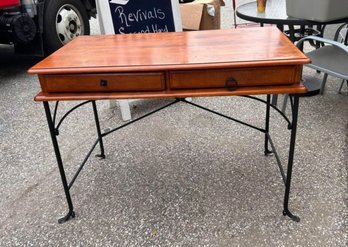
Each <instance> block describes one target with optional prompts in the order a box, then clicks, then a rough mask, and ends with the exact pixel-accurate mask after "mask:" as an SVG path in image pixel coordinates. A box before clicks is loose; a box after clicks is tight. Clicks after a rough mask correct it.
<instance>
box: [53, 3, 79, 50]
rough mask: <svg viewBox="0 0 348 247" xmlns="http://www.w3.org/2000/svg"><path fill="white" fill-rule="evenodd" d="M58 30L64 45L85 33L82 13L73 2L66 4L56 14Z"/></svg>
mask: <svg viewBox="0 0 348 247" xmlns="http://www.w3.org/2000/svg"><path fill="white" fill-rule="evenodd" d="M56 30H57V35H58V38H59V40H60V41H61V42H62V44H63V45H65V44H67V43H68V42H69V41H71V40H72V39H74V38H76V37H77V36H79V35H81V34H84V25H83V19H82V16H81V13H80V11H79V10H78V9H76V7H74V6H73V5H71V4H64V5H63V6H62V7H61V8H60V9H59V10H58V12H57V15H56Z"/></svg>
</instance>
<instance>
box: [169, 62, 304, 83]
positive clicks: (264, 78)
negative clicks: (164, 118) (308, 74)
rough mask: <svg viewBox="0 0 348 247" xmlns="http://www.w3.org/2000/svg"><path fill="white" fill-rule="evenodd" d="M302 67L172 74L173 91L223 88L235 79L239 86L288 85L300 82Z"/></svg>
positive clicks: (197, 71)
mask: <svg viewBox="0 0 348 247" xmlns="http://www.w3.org/2000/svg"><path fill="white" fill-rule="evenodd" d="M301 71H302V68H301V66H297V65H296V66H277V67H273V68H272V67H257V68H251V69H250V68H249V69H247V68H245V69H244V68H236V69H216V70H196V71H195V70H194V71H173V72H170V77H169V78H170V88H171V89H189V88H193V89H194V88H222V87H225V83H226V81H227V80H230V79H231V78H233V79H234V80H236V81H237V83H238V86H261V85H263V86H267V85H287V84H295V83H299V82H300V77H301Z"/></svg>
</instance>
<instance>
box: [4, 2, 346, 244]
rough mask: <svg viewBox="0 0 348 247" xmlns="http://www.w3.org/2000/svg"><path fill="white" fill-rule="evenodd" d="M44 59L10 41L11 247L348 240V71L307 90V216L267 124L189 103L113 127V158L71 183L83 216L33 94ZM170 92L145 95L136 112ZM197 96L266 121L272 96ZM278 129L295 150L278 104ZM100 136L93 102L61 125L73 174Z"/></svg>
mask: <svg viewBox="0 0 348 247" xmlns="http://www.w3.org/2000/svg"><path fill="white" fill-rule="evenodd" d="M226 3H227V6H226V7H225V8H226V9H225V10H224V12H223V27H225V28H227V27H228V25H229V24H226V23H231V22H230V21H231V19H230V18H231V16H230V14H229V11H231V10H229V9H228V8H230V3H228V2H226ZM95 32H98V31H97V30H96V31H95ZM38 60H39V59H37V58H28V57H25V58H23V57H20V56H14V55H13V54H12V50H11V48H8V47H4V46H0V140H1V142H0V183H1V190H0V212H1V214H0V246H347V240H348V237H347V232H348V218H347V217H348V210H347V203H348V201H347V200H348V197H347V196H348V191H347V165H348V145H347V144H348V117H347V116H348V89H347V87H345V88H344V90H343V92H342V94H337V89H338V85H339V80H337V79H335V78H330V77H329V81H328V83H327V87H326V91H325V94H324V95H319V96H315V97H311V98H301V103H300V118H299V126H298V136H297V140H298V141H297V146H296V154H295V165H294V170H293V183H292V188H291V198H290V209H291V211H292V212H293V213H294V214H297V215H299V216H300V217H301V221H300V222H299V223H295V222H293V221H291V220H290V219H289V218H287V217H284V216H283V215H282V202H283V194H284V187H283V185H282V180H281V176H280V174H279V171H278V168H277V165H276V162H275V159H274V157H265V156H264V155H263V136H262V134H261V133H259V132H257V131H254V130H250V129H248V128H245V127H243V126H240V125H238V124H235V123H233V122H230V121H227V120H225V119H222V118H219V117H215V116H213V115H211V114H209V113H206V112H202V110H199V109H197V108H193V107H191V106H188V105H184V104H181V103H180V104H177V105H175V106H173V107H171V108H167V109H165V110H163V111H162V112H160V113H157V114H155V115H153V116H151V117H149V118H147V119H144V120H143V121H141V122H138V123H136V124H133V125H131V126H129V127H128V128H125V129H122V130H120V131H119V132H116V133H114V134H111V135H109V136H108V137H107V138H106V139H105V147H106V159H105V160H99V159H98V158H96V157H94V154H97V153H98V150H96V151H95V152H94V153H93V157H91V159H90V160H89V161H88V162H87V164H86V166H85V168H84V169H83V171H82V172H81V174H80V176H79V177H78V179H77V180H76V184H74V186H73V188H72V190H71V193H72V199H73V201H74V206H75V211H76V215H77V216H76V218H75V219H73V220H71V221H69V222H67V223H64V224H58V223H57V219H58V218H59V217H60V216H63V215H64V214H65V213H66V210H67V205H66V201H65V197H64V193H63V189H62V185H61V182H60V177H59V173H58V168H57V165H56V162H55V156H54V153H53V148H52V145H51V140H50V137H49V133H48V128H47V124H46V120H45V116H44V111H43V107H42V104H40V103H35V102H34V101H33V97H34V95H35V94H36V93H37V92H38V91H39V83H38V80H37V78H36V76H32V75H28V74H26V70H27V69H28V68H29V67H30V66H31V65H33V64H35V63H36V62H37V61H38ZM305 73H313V72H312V71H308V70H305ZM313 74H314V75H315V76H318V77H320V75H317V74H315V73H313ZM167 102H168V100H146V101H143V100H142V101H135V102H133V103H132V114H133V116H134V117H136V116H140V115H142V114H144V113H145V112H148V111H149V110H151V109H154V108H156V107H157V106H159V105H163V104H165V103H167ZM194 102H196V103H199V104H202V105H204V106H207V107H209V108H212V109H215V110H218V111H220V112H223V113H225V114H228V115H232V116H236V117H239V118H242V119H244V120H245V121H249V122H252V123H254V124H257V125H260V126H262V125H263V122H264V120H263V117H262V116H263V114H264V107H263V106H262V105H260V104H259V103H257V102H255V101H250V100H248V99H245V98H238V97H217V98H195V99H194ZM72 105H74V103H73V102H69V103H62V105H61V106H60V107H61V108H60V111H59V113H60V114H61V113H62V112H64V110H67V109H69V107H71V106H72ZM98 108H99V110H100V117H101V120H102V129H103V130H107V129H109V128H112V127H114V126H117V125H118V124H122V121H121V120H120V117H119V111H118V108H114V109H112V110H110V109H109V104H108V102H107V101H100V102H98ZM271 131H272V133H273V136H274V139H275V142H276V144H277V146H278V151H279V153H280V155H281V157H282V158H283V160H284V161H286V151H287V147H288V142H289V131H288V130H286V123H285V122H284V121H283V120H282V119H281V118H280V117H279V116H278V115H277V114H275V113H274V112H272V126H271ZM95 137H96V133H95V126H94V122H93V115H92V112H91V107H90V106H88V107H87V106H85V107H82V108H80V109H79V110H78V111H77V112H76V114H73V115H71V116H69V118H68V119H67V121H66V122H65V123H64V125H63V126H62V129H61V134H60V136H59V141H60V144H61V146H62V156H63V160H64V162H65V164H66V172H67V176H68V177H69V178H71V177H72V175H73V173H74V171H75V170H76V169H77V167H78V163H79V162H81V160H82V159H83V157H84V154H85V153H86V152H87V150H88V149H89V147H90V145H91V144H92V142H93V141H94V140H95Z"/></svg>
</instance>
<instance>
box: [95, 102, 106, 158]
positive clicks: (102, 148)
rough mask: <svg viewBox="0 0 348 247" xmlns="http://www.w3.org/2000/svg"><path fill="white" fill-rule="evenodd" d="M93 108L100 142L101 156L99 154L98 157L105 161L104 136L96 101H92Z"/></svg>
mask: <svg viewBox="0 0 348 247" xmlns="http://www.w3.org/2000/svg"><path fill="white" fill-rule="evenodd" d="M92 106H93V112H94V119H95V125H96V127H97V133H98V141H99V146H100V154H97V155H96V157H99V158H101V159H105V152H104V144H103V136H102V134H101V130H100V123H99V117H98V110H97V104H96V103H95V101H94V100H93V101H92Z"/></svg>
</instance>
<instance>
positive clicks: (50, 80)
mask: <svg viewBox="0 0 348 247" xmlns="http://www.w3.org/2000/svg"><path fill="white" fill-rule="evenodd" d="M41 86H42V89H43V91H45V92H49V93H53V92H55V93H58V92H60V93H63V92H75V93H76V92H123V91H124V92H129V91H158V90H164V88H165V77H164V74H163V73H160V72H158V73H157V72H153V73H129V74H128V73H117V74H76V75H75V74H74V75H46V76H44V77H43V78H42V79H41Z"/></svg>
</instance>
